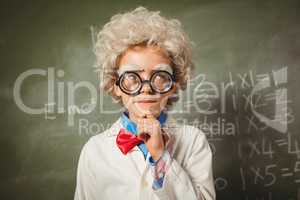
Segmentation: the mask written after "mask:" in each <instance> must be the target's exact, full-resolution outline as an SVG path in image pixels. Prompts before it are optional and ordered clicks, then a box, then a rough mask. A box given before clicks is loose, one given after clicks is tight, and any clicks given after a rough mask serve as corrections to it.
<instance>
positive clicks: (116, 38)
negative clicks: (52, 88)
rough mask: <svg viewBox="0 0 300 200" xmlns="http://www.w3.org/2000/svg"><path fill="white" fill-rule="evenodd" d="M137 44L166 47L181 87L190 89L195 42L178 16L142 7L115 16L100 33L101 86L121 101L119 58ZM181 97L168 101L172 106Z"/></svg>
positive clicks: (97, 46) (98, 50) (98, 60)
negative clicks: (116, 86) (116, 88)
mask: <svg viewBox="0 0 300 200" xmlns="http://www.w3.org/2000/svg"><path fill="white" fill-rule="evenodd" d="M135 45H155V46H158V47H160V48H162V49H164V50H165V52H166V53H167V54H168V55H167V56H168V57H169V58H170V60H171V62H172V67H173V71H174V75H175V81H176V83H177V85H178V86H179V87H178V88H180V89H182V90H184V89H185V88H186V85H187V80H188V77H189V73H190V71H191V69H192V68H193V67H194V64H193V62H192V50H191V46H192V42H191V41H190V40H189V38H188V36H187V34H186V33H185V32H184V30H183V28H182V26H181V23H180V22H179V21H178V20H177V19H167V18H165V17H163V16H161V15H160V12H159V11H149V10H148V9H146V8H144V7H138V8H136V9H134V10H132V11H130V12H126V13H123V14H116V15H114V16H112V17H111V19H110V21H109V22H108V23H107V24H105V25H104V26H103V28H102V29H101V30H100V31H99V32H98V33H97V38H96V44H95V49H94V52H95V55H96V67H97V70H98V72H99V77H100V86H101V88H103V89H104V90H105V91H107V92H108V93H109V94H110V95H111V96H112V97H113V98H114V99H115V100H116V101H117V102H120V98H119V97H118V96H116V95H115V92H114V84H115V82H116V80H117V79H118V74H117V70H118V67H119V66H118V60H119V58H120V56H121V55H122V53H124V52H125V51H126V50H127V49H128V48H130V47H132V46H135ZM176 93H177V91H176ZM177 99H178V98H175V99H173V100H171V99H170V100H169V101H168V104H169V105H171V104H172V102H174V101H177Z"/></svg>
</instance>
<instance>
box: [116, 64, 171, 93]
mask: <svg viewBox="0 0 300 200" xmlns="http://www.w3.org/2000/svg"><path fill="white" fill-rule="evenodd" d="M174 82H175V77H174V75H172V74H170V73H169V72H167V71H163V70H158V71H155V72H154V73H153V74H152V75H151V77H150V79H149V80H142V78H141V77H140V75H139V74H138V73H137V72H134V71H126V72H124V73H123V74H122V75H121V76H120V77H119V79H118V80H117V81H116V85H117V86H119V87H120V89H121V90H122V92H124V93H125V94H128V95H138V94H140V92H141V90H142V88H143V85H144V84H145V83H149V85H150V88H151V90H152V91H154V92H156V93H159V94H164V93H167V92H169V91H170V90H171V89H172V87H173V84H174Z"/></svg>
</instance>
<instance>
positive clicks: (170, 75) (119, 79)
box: [116, 70, 175, 96]
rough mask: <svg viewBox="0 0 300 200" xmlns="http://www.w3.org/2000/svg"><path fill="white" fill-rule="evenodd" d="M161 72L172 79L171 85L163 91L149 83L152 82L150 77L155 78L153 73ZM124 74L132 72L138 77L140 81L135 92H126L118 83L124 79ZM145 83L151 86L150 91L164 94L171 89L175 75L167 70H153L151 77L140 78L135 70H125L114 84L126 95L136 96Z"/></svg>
mask: <svg viewBox="0 0 300 200" xmlns="http://www.w3.org/2000/svg"><path fill="white" fill-rule="evenodd" d="M161 72H163V73H166V74H167V75H168V76H169V77H171V81H172V83H171V87H170V88H169V89H168V90H166V91H163V92H160V91H157V90H155V87H153V85H152V84H151V83H152V79H153V78H155V75H156V74H158V73H161ZM126 74H134V75H136V76H137V77H138V79H139V81H140V83H141V84H140V87H139V88H138V89H137V90H136V92H133V93H130V92H127V91H126V90H125V89H123V88H122V86H121V84H120V83H121V81H122V80H123V79H124V77H125V75H126ZM145 83H148V84H149V86H150V88H151V90H152V91H154V92H156V93H159V94H165V93H167V92H169V91H170V90H172V88H173V86H174V83H175V76H174V75H173V74H171V73H169V72H168V71H165V70H157V71H155V72H154V73H153V74H152V75H151V77H150V79H149V80H142V78H141V77H140V75H139V74H138V73H137V72H135V71H126V72H124V73H123V74H122V75H121V76H120V77H119V78H118V80H117V81H116V85H117V86H119V88H120V89H121V91H122V92H124V93H125V94H127V95H130V96H136V95H138V94H140V93H141V90H142V88H143V86H144V84H145Z"/></svg>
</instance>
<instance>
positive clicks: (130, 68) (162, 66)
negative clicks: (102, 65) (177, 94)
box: [117, 63, 173, 76]
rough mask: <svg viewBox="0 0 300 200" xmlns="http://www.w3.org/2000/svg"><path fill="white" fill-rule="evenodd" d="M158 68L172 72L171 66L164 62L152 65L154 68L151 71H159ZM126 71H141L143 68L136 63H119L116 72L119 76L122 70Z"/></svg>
mask: <svg viewBox="0 0 300 200" xmlns="http://www.w3.org/2000/svg"><path fill="white" fill-rule="evenodd" d="M159 70H162V71H167V72H169V73H170V74H173V69H172V67H171V66H170V65H168V64H166V63H160V64H157V65H156V66H154V69H153V70H152V72H155V71H159ZM128 71H130V72H143V71H145V70H144V69H142V68H141V67H140V66H139V65H136V64H124V65H121V66H120V67H119V70H118V71H117V73H118V74H119V76H120V75H122V74H123V73H124V72H128Z"/></svg>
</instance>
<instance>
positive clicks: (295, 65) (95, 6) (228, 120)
mask: <svg viewBox="0 0 300 200" xmlns="http://www.w3.org/2000/svg"><path fill="white" fill-rule="evenodd" d="M0 4H1V6H0V9H1V12H0V16H1V17H0V21H1V31H0V55H1V59H0V62H1V68H0V70H1V73H0V74H1V79H0V87H1V92H0V102H1V107H0V111H1V120H0V124H1V135H0V144H1V145H0V146H1V151H0V155H1V158H2V161H1V165H0V175H1V179H0V180H1V182H0V191H1V192H0V194H1V199H15V200H19V199H31V200H40V199H43V200H48V199H49V200H50V199H51V200H53V199H56V200H59V199H61V200H67V199H73V195H74V190H75V179H76V168H77V162H78V158H79V153H80V150H81V148H82V146H83V144H84V143H85V142H86V141H87V140H88V139H89V138H90V137H91V136H93V135H96V134H99V133H101V132H102V131H103V130H105V129H106V128H107V127H109V126H110V124H112V123H113V122H114V121H115V120H116V119H117V118H118V117H119V115H120V113H121V111H122V109H121V107H120V106H119V105H117V104H115V103H114V102H112V100H111V98H110V97H109V96H108V95H106V94H105V93H104V92H103V91H102V90H100V89H99V81H98V77H97V73H96V72H95V67H94V65H95V57H94V54H93V45H94V41H95V33H96V32H97V31H98V30H99V29H100V28H101V27H102V26H103V25H104V24H105V23H106V22H107V21H108V20H109V19H110V17H111V16H112V15H114V14H116V13H119V12H125V11H128V10H131V9H134V8H136V7H137V6H140V5H143V6H145V7H147V8H149V9H151V10H160V11H161V12H162V14H163V15H164V16H167V17H173V18H177V19H179V20H180V21H181V22H182V24H183V26H184V29H185V30H186V32H187V33H188V34H189V35H190V37H191V39H192V40H193V41H194V43H195V45H194V47H193V52H194V61H195V63H196V73H195V75H194V77H193V79H191V81H190V82H189V86H188V88H187V91H185V92H182V93H180V101H179V102H178V103H177V104H176V106H175V107H174V109H173V112H172V113H171V115H174V116H175V117H176V119H178V121H179V122H180V123H190V124H193V125H195V126H198V127H199V128H201V129H202V130H203V131H204V132H205V133H206V134H207V138H208V140H209V143H210V145H211V149H212V151H213V155H214V159H213V170H214V178H215V186H216V192H217V199H241V200H256V199H260V200H261V199H264V200H296V199H299V198H300V191H299V189H298V188H299V186H300V140H299V139H300V138H299V130H300V122H299V114H300V103H299V102H300V92H299V86H300V81H299V78H298V77H299V75H300V56H299V52H300V26H299V19H300V2H299V1H298V0H286V1H280V0H274V1H272V0H266V1H256V0H254V1H252V0H244V1H242V0H210V1H208V0H184V1H177V0H174V1H162V0H160V1H138V0H135V1H134V0H130V1H14V0H11V1H1V3H0ZM87 88H89V89H87ZM49 91H53V92H49ZM70 95H71V96H72V95H74V98H75V101H74V102H70V97H71V96H70ZM86 108H87V110H85V109H86ZM89 109H90V110H89ZM84 111H90V112H84Z"/></svg>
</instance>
